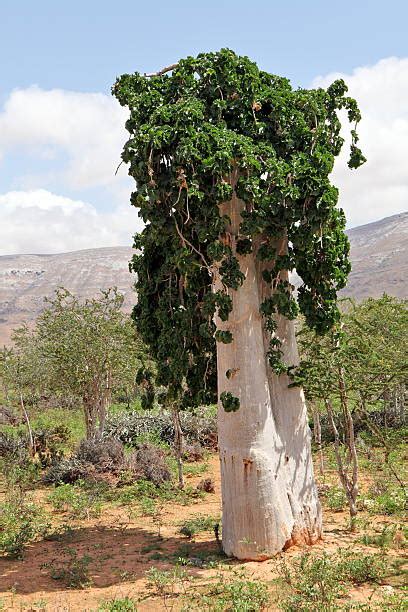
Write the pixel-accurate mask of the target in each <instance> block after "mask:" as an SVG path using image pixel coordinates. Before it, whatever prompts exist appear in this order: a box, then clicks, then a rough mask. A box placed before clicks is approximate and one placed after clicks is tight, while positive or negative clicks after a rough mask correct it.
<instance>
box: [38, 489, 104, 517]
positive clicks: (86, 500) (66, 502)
mask: <svg viewBox="0 0 408 612" xmlns="http://www.w3.org/2000/svg"><path fill="white" fill-rule="evenodd" d="M79 483H80V481H79ZM47 501H48V502H49V503H50V504H51V505H52V506H53V508H54V509H55V510H57V511H59V512H67V513H68V514H69V515H70V516H71V517H73V518H87V519H89V518H92V517H97V516H100V514H101V502H100V500H99V499H98V497H97V495H95V492H94V491H92V489H91V490H89V489H88V490H87V489H84V488H81V487H80V486H75V485H71V484H63V485H60V486H58V487H56V488H55V489H54V490H53V491H52V492H51V493H50V494H49V495H48V497H47Z"/></svg>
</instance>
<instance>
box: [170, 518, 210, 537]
mask: <svg viewBox="0 0 408 612" xmlns="http://www.w3.org/2000/svg"><path fill="white" fill-rule="evenodd" d="M217 523H219V519H217V518H214V517H213V516H202V515H197V516H194V517H192V518H191V519H187V520H185V521H183V522H182V523H180V529H179V532H180V533H181V534H183V535H185V536H187V537H188V538H192V537H194V536H195V535H197V533H202V532H203V531H214V527H215V525H216V524H217Z"/></svg>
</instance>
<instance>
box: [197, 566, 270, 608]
mask: <svg viewBox="0 0 408 612" xmlns="http://www.w3.org/2000/svg"><path fill="white" fill-rule="evenodd" d="M268 602H269V593H268V587H267V585H266V584H265V583H264V582H262V581H261V580H257V581H253V580H248V579H247V578H246V576H245V574H244V573H243V572H242V571H237V570H235V571H233V574H232V577H231V578H230V579H229V580H228V579H226V577H225V575H222V574H220V575H219V576H218V579H217V582H215V583H214V584H212V585H211V586H210V587H209V588H208V589H207V590H206V592H205V593H200V594H195V595H194V596H193V598H192V602H191V604H192V606H194V609H198V610H211V611H213V612H260V611H261V610H264V609H265V608H266V606H267V604H268ZM186 609H188V608H186Z"/></svg>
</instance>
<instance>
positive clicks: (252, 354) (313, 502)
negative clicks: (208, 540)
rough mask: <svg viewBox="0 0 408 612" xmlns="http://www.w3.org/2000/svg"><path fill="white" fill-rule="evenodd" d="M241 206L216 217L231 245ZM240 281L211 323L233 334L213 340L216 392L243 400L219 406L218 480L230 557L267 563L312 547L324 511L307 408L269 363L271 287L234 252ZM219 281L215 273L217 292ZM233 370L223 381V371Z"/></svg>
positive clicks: (289, 331)
mask: <svg viewBox="0 0 408 612" xmlns="http://www.w3.org/2000/svg"><path fill="white" fill-rule="evenodd" d="M243 208H244V203H243V202H242V201H241V200H239V199H238V198H236V197H235V196H234V197H233V199H232V200H231V201H230V202H227V203H225V204H224V205H222V207H221V210H220V213H221V214H227V215H228V216H229V217H230V218H231V227H230V228H229V230H228V231H229V233H230V239H231V244H232V248H233V250H234V252H235V237H236V235H237V234H238V230H239V224H240V222H241V215H240V211H241V210H243ZM237 257H238V260H239V263H240V267H241V271H242V272H243V273H244V274H245V281H244V283H243V285H242V287H240V288H239V289H238V291H234V290H229V294H230V296H231V298H232V300H233V311H232V312H231V314H230V316H229V319H228V321H226V322H224V323H223V322H221V321H220V320H219V319H218V318H217V319H216V324H217V327H218V328H219V329H225V330H230V331H231V332H232V334H233V338H234V339H233V341H232V343H230V344H222V343H220V342H218V343H217V362H218V392H219V394H221V393H222V392H223V391H229V392H231V393H232V394H233V395H234V396H235V397H238V398H239V400H240V408H239V410H238V411H236V412H229V413H228V412H225V410H224V408H223V407H222V405H221V404H220V402H219V409H218V435H219V448H220V461H221V483H222V507H223V510H222V542H223V548H224V551H225V553H226V554H227V555H231V556H235V557H237V558H238V559H254V560H255V559H257V560H261V559H266V558H269V557H271V556H272V555H274V554H276V553H277V552H279V551H281V550H284V549H286V548H288V547H289V546H291V545H293V544H298V543H308V544H312V543H314V542H316V541H317V540H318V539H319V538H320V537H321V533H322V527H321V511H320V504H319V501H318V497H317V492H316V487H315V483H314V476H313V465H312V455H311V445H310V431H309V427H308V424H307V415H306V405H305V401H304V396H303V392H302V391H301V389H299V388H293V389H289V388H288V384H289V380H288V378H287V376H286V375H281V376H279V377H278V376H276V375H275V374H273V372H272V371H271V368H270V366H269V363H268V361H267V358H266V351H267V348H268V344H269V339H268V338H267V334H266V333H265V331H264V326H263V320H262V316H261V314H260V312H259V307H260V304H261V302H262V300H263V299H264V297H265V295H266V294H267V292H268V291H270V289H269V288H268V287H267V285H266V283H264V282H263V281H262V280H261V278H260V272H261V266H260V262H258V261H257V260H256V256H255V254H254V253H251V254H249V255H245V256H239V255H237ZM220 286H221V281H220V279H219V277H217V274H215V279H214V290H217V289H219V288H220ZM278 331H279V335H280V337H281V338H284V344H283V346H282V350H283V352H284V359H285V362H287V363H288V364H291V363H294V362H296V360H297V349H296V339H295V330H294V324H293V322H291V321H288V320H286V319H283V318H282V317H281V318H280V322H279V330H278ZM227 370H230V372H233V374H232V376H231V377H230V378H227V376H226V371H227Z"/></svg>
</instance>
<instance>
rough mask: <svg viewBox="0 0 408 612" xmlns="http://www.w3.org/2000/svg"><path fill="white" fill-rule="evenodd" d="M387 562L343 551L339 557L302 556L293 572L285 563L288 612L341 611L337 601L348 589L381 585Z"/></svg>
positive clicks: (294, 565) (282, 607) (283, 573)
mask: <svg viewBox="0 0 408 612" xmlns="http://www.w3.org/2000/svg"><path fill="white" fill-rule="evenodd" d="M386 567H387V566H386V562H385V560H384V559H383V558H382V557H380V556H379V555H370V554H369V555H363V554H355V553H353V552H351V551H340V552H339V553H338V554H337V555H332V556H329V555H327V554H323V555H322V556H320V557H313V556H312V555H311V554H310V553H307V554H305V555H302V557H301V558H300V560H299V561H295V562H294V563H293V565H292V568H290V567H289V566H288V565H287V564H286V563H285V562H283V563H282V566H281V575H282V577H283V578H284V580H285V582H286V583H287V585H288V586H289V593H288V595H287V597H286V598H285V599H284V600H283V601H282V603H281V609H282V610H285V611H286V612H297V611H298V610H300V611H305V612H306V611H307V612H309V610H314V611H316V612H317V611H321V612H329V611H330V612H331V611H332V610H337V609H339V608H338V606H337V603H338V602H337V600H338V599H339V597H341V596H342V595H343V594H344V593H345V591H346V587H347V585H350V584H357V585H359V584H363V583H365V582H377V583H378V582H379V581H380V580H381V579H382V578H383V577H384V575H385V571H386Z"/></svg>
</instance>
